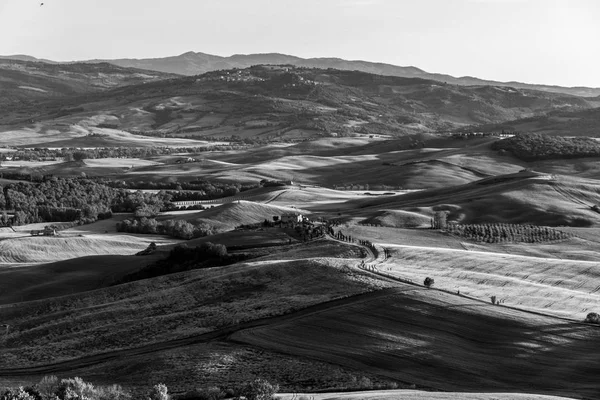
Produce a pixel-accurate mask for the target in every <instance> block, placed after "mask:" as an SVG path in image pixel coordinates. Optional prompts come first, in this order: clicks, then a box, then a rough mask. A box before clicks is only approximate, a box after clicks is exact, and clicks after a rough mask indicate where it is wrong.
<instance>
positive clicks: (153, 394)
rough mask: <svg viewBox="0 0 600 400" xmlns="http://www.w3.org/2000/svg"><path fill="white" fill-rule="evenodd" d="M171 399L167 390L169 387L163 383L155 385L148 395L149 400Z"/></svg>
mask: <svg viewBox="0 0 600 400" xmlns="http://www.w3.org/2000/svg"><path fill="white" fill-rule="evenodd" d="M169 398H170V396H169V390H168V389H167V385H165V384H163V383H159V384H158V385H154V387H152V389H151V390H150V392H149V393H148V400H169Z"/></svg>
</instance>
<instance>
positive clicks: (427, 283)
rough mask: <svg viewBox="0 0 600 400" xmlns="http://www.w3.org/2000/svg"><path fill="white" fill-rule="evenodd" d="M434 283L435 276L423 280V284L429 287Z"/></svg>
mask: <svg viewBox="0 0 600 400" xmlns="http://www.w3.org/2000/svg"><path fill="white" fill-rule="evenodd" d="M434 283H435V281H434V280H433V278H430V277H427V278H425V280H424V281H423V285H425V286H427V287H432V286H433V284H434Z"/></svg>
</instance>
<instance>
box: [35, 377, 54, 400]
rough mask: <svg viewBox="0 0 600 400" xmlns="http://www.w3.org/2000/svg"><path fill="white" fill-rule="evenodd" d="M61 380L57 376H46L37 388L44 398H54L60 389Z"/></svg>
mask: <svg viewBox="0 0 600 400" xmlns="http://www.w3.org/2000/svg"><path fill="white" fill-rule="evenodd" d="M58 384H59V380H58V378H57V377H56V376H54V375H51V376H45V377H43V378H42V380H41V381H40V383H38V384H37V385H35V389H36V390H37V392H38V393H39V395H40V397H41V398H42V400H54V399H55V398H56V392H57V391H58Z"/></svg>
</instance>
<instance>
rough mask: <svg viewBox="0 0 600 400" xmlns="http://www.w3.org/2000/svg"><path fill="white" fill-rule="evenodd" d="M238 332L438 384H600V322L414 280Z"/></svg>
mask: <svg viewBox="0 0 600 400" xmlns="http://www.w3.org/2000/svg"><path fill="white" fill-rule="evenodd" d="M232 338H233V340H235V341H239V342H242V343H246V344H250V345H254V346H258V347H260V348H264V349H267V350H269V351H278V352H282V353H285V354H291V355H295V356H301V357H308V358H311V359H316V360H319V361H323V362H332V363H336V364H338V365H342V366H345V367H349V368H356V369H360V370H368V371H370V372H371V373H374V374H377V375H380V376H385V377H388V378H391V379H397V380H399V381H401V382H406V383H414V384H416V385H417V387H424V388H432V389H436V390H444V391H458V392H460V391H466V392H511V393H512V392H528V393H539V394H553V395H562V396H568V397H570V396H574V397H580V396H581V397H584V398H597V395H598V393H600V384H599V383H598V381H597V372H598V371H599V369H600V361H599V360H598V358H597V357H596V355H595V351H594V349H595V348H596V347H597V346H598V345H600V330H598V329H597V328H595V327H591V326H586V325H583V324H577V323H572V322H567V321H564V320H559V319H555V318H549V317H541V316H536V315H532V314H526V313H523V312H520V311H514V310H511V309H508V308H506V307H499V306H492V305H491V304H489V305H485V304H482V303H479V302H475V301H471V300H469V299H465V298H461V297H458V296H454V295H450V294H446V293H442V292H438V291H434V290H428V289H420V288H414V287H410V286H407V287H400V288H398V289H395V290H394V289H390V290H388V291H382V292H380V293H379V295H378V296H372V297H369V298H361V299H356V300H350V301H348V302H347V303H346V304H345V305H343V306H338V307H333V308H330V309H328V310H326V311H319V312H315V313H311V314H308V315H305V316H302V317H300V318H294V319H288V320H284V321H280V322H277V323H275V324H271V325H268V326H264V327H256V328H252V329H248V330H244V331H241V332H237V333H235V334H234V335H233V336H232Z"/></svg>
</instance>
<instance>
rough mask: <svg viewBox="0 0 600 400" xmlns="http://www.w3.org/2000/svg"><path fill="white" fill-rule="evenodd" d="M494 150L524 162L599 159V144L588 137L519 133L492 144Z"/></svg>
mask: <svg viewBox="0 0 600 400" xmlns="http://www.w3.org/2000/svg"><path fill="white" fill-rule="evenodd" d="M492 148H493V149H494V150H505V151H509V152H511V153H512V154H513V155H515V157H518V158H520V159H522V160H525V161H536V160H547V159H557V158H577V157H600V142H599V141H597V140H595V139H592V138H588V137H562V136H548V135H542V134H539V133H521V134H518V135H515V136H513V137H511V138H508V139H504V140H498V141H496V142H494V143H493V144H492Z"/></svg>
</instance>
